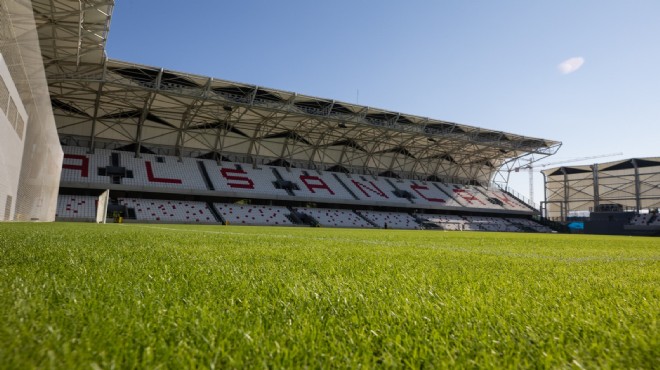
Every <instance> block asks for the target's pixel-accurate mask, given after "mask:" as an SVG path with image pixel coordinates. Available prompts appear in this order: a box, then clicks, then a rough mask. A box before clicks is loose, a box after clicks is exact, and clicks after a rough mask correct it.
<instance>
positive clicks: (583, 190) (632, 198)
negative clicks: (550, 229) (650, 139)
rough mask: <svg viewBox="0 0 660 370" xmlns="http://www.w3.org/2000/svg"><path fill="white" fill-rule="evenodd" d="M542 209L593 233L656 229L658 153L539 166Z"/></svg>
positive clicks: (654, 232)
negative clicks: (542, 183) (542, 168)
mask: <svg viewBox="0 0 660 370" xmlns="http://www.w3.org/2000/svg"><path fill="white" fill-rule="evenodd" d="M543 175H544V177H545V191H546V201H545V202H543V203H542V205H541V210H542V211H543V213H544V214H545V215H546V216H547V217H549V218H551V219H555V220H557V221H561V222H564V223H568V224H569V226H572V227H573V228H574V229H576V231H583V232H586V233H591V234H624V235H631V234H635V235H658V234H660V215H658V208H660V158H658V157H653V158H631V159H626V160H619V161H613V162H607V163H599V164H593V165H589V166H570V167H557V168H551V169H548V170H545V171H543Z"/></svg>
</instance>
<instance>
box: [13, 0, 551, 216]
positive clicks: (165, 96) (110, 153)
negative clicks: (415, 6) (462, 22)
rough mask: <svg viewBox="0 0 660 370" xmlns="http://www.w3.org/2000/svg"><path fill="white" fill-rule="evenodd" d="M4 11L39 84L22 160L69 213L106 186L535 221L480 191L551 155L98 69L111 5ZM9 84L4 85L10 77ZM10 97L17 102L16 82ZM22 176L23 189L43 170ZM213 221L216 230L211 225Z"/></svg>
mask: <svg viewBox="0 0 660 370" xmlns="http://www.w3.org/2000/svg"><path fill="white" fill-rule="evenodd" d="M2 4H3V8H2V9H3V12H5V14H6V15H7V16H8V17H9V18H11V19H14V16H13V13H12V12H14V11H16V10H13V7H14V6H18V7H20V8H21V11H22V12H23V13H25V15H24V18H25V19H28V18H29V19H30V20H31V22H32V23H31V24H29V25H28V26H26V27H25V28H26V29H30V30H31V31H30V34H32V35H33V36H32V38H33V40H32V42H33V43H32V44H30V48H29V49H30V50H31V51H32V52H34V51H35V50H39V52H38V54H39V55H31V56H30V58H29V59H26V58H23V59H24V60H31V61H32V62H31V63H28V64H27V66H25V62H24V67H25V68H26V69H27V68H28V67H39V68H40V69H41V74H39V73H36V74H30V76H44V75H45V76H44V77H40V79H39V82H40V83H41V85H37V84H31V85H30V87H32V89H31V91H33V93H34V90H35V87H39V88H40V89H41V90H39V92H40V95H39V96H38V98H39V99H38V101H36V103H38V104H36V105H34V104H33V105H34V106H35V107H38V108H39V109H36V108H30V107H32V106H31V105H30V104H32V103H31V102H32V101H33V100H35V99H33V98H23V99H22V101H23V103H24V104H25V106H26V111H27V116H28V117H29V118H28V123H27V125H26V133H27V134H26V140H25V144H26V145H25V149H24V150H23V157H24V158H23V160H24V163H25V157H26V154H27V155H28V156H34V155H35V153H33V151H34V149H30V148H38V150H37V151H38V152H40V153H41V155H42V156H43V158H42V159H40V160H36V159H30V161H29V163H31V164H32V163H42V162H43V163H44V165H38V166H40V168H42V169H43V168H48V169H53V168H57V171H55V172H57V173H53V174H52V175H51V174H50V173H49V176H48V177H49V180H50V181H51V183H52V181H55V180H57V182H56V183H59V184H60V188H61V189H60V190H61V191H60V193H61V196H60V198H61V202H63V204H62V205H61V206H62V207H63V210H67V209H68V210H69V211H70V210H71V209H72V208H75V206H71V203H72V202H74V203H76V202H77V201H76V200H75V199H74V200H73V201H72V200H71V199H70V198H71V197H72V196H73V197H75V196H89V197H93V196H94V195H97V194H99V193H100V192H102V191H103V190H105V189H110V190H111V191H112V192H113V194H114V201H115V203H117V199H120V198H121V199H123V200H126V199H140V198H151V199H155V198H167V199H169V200H171V201H174V200H177V201H181V200H183V201H190V202H193V201H201V202H202V204H213V202H216V203H217V202H225V203H222V204H231V203H232V202H236V201H240V200H247V201H252V200H254V201H255V202H257V203H263V204H270V205H273V204H275V205H277V206H295V207H303V206H305V205H309V204H314V205H316V206H318V207H324V206H327V207H330V206H335V207H337V206H338V207H344V208H347V209H349V208H352V209H356V208H360V207H366V208H369V209H372V210H373V209H376V208H378V207H382V208H383V210H385V209H388V210H393V209H399V210H403V211H406V210H408V211H414V212H425V211H435V212H446V213H448V214H449V213H457V212H464V211H467V212H472V213H474V214H481V215H486V216H487V215H533V214H537V213H538V212H537V210H535V209H533V208H531V207H529V206H527V205H525V204H524V203H523V202H521V201H520V200H519V199H515V197H513V196H512V195H511V194H510V193H507V192H505V191H502V190H501V189H498V188H496V187H493V186H492V184H493V183H494V182H495V180H496V176H497V175H498V173H507V171H506V169H507V168H508V169H510V168H513V167H514V166H515V165H516V162H517V161H519V160H520V159H521V158H526V159H530V158H531V159H532V160H534V159H540V158H543V157H545V156H548V155H552V154H554V153H555V152H556V151H557V150H558V149H559V147H560V146H561V143H560V142H557V141H553V140H546V139H539V138H532V137H526V136H522V135H517V134H512V133H506V132H501V131H495V130H489V129H485V128H479V127H473V126H469V125H464V124H458V123H453V122H447V121H441V120H436V119H431V118H427V117H419V116H415V115H412V114H405V113H400V112H394V111H389V110H385V109H378V108H373V107H366V106H360V105H357V104H352V103H346V102H339V101H335V100H332V99H326V98H318V97H312V96H305V95H301V94H297V93H294V92H288V91H282V90H277V89H272V88H266V87H262V86H255V85H249V84H242V83H237V82H231V81H225V80H220V79H215V78H211V77H206V76H198V75H194V74H189V73H182V72H177V71H170V70H165V69H163V68H159V67H152V66H144V65H138V64H135V63H128V62H124V61H118V60H113V59H109V58H107V56H106V53H105V42H106V40H107V35H108V32H109V25H110V19H111V14H112V9H113V5H114V2H113V1H107V0H105V1H82V2H81V1H68V0H61V1H55V0H48V1H46V0H33V1H31V2H30V1H5V2H3V3H2ZM28 13H30V14H28ZM26 23H29V22H26ZM3 24H5V23H3ZM13 27H14V28H16V25H13ZM8 40H9V41H8ZM2 42H3V49H2V53H3V55H5V58H6V54H7V51H8V49H7V47H4V46H5V45H8V44H11V37H8V36H6V35H5V34H3V40H2ZM35 43H36V44H35ZM9 54H11V52H9ZM37 61H38V63H37ZM33 65H34V66H33ZM10 70H11V68H10ZM11 77H12V79H13V81H14V82H15V83H16V81H17V77H16V76H14V73H11ZM18 80H19V82H20V78H18ZM46 83H47V86H46ZM16 86H17V90H18V91H19V92H20V91H21V89H20V83H16ZM44 99H48V100H47V104H44ZM26 102H27V103H26ZM35 110H36V113H37V114H35V115H33V114H32V111H35ZM47 130H51V131H52V132H55V137H56V138H58V139H59V141H58V142H57V145H55V146H53V145H52V143H51V141H44V142H40V143H39V145H37V144H36V143H33V142H31V141H30V140H32V139H29V138H30V137H48V135H44V132H46V131H47ZM31 132H34V133H35V134H34V135H31V134H30V133H31ZM3 137H5V136H3ZM3 140H4V139H3ZM28 144H30V145H28ZM60 144H61V146H62V147H63V148H64V154H62V149H61V148H60ZM51 146H53V148H51ZM28 149H30V150H32V151H30V150H28ZM62 158H63V160H62ZM25 167H26V166H22V170H21V173H22V175H21V181H20V182H21V184H23V183H26V184H27V183H29V179H31V178H34V175H35V174H38V175H40V176H41V177H43V176H44V174H45V173H46V171H41V172H39V171H36V172H35V171H32V170H29V171H28V170H25ZM60 167H63V171H64V172H62V181H61V182H59V177H60V172H59V169H60ZM502 169H505V170H504V171H501V170H502ZM24 172H25V173H26V175H25V179H26V180H25V181H23V177H24V176H23V173H24ZM509 172H510V171H509ZM51 186H52V184H51ZM44 187H45V188H48V187H47V186H44ZM18 189H23V185H19V186H18ZM26 189H28V188H26ZM49 189H50V188H49ZM34 193H35V191H34V190H32V189H31V188H30V190H29V192H26V193H24V194H23V197H22V196H21V193H20V191H19V192H18V194H17V196H16V198H17V199H19V201H18V202H17V204H20V199H21V198H25V199H26V202H28V203H29V201H27V200H28V199H34V197H33V196H32V194H34ZM42 198H43V197H42ZM43 199H45V198H43ZM54 199H55V196H54V195H52V194H51V196H50V198H48V200H47V201H45V200H42V201H41V202H42V203H44V202H45V203H48V205H49V206H48V207H47V208H48V212H49V213H48V215H43V216H36V217H35V216H30V217H29V218H32V219H40V220H52V219H53V216H54V213H55V212H54V209H53V207H52V205H53V204H54V202H55V200H54ZM91 199H92V198H89V201H92V200H91ZM126 202H128V201H126ZM64 203H66V204H64ZM78 203H79V202H78ZM120 203H121V202H120ZM67 204H68V206H67ZM115 205H117V204H115ZM44 208H46V207H44ZM111 208H112V207H111ZM211 208H213V207H211ZM123 209H124V210H126V206H125V205H124V207H123ZM132 209H134V212H137V211H135V210H136V209H137V208H135V207H134V208H132ZM213 211H214V212H213V213H216V215H215V216H216V217H214V219H215V220H216V221H217V220H219V219H222V216H221V215H220V216H219V215H217V213H220V212H218V210H217V209H215V210H213ZM28 213H29V212H25V213H24V214H26V215H27V214H28ZM17 214H18V213H17ZM21 214H23V212H21ZM60 216H61V215H60ZM70 216H71V215H70ZM217 216H219V217H217ZM7 219H25V217H24V216H21V217H16V216H15V215H13V216H12V217H9V218H7Z"/></svg>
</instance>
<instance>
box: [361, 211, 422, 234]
mask: <svg viewBox="0 0 660 370" xmlns="http://www.w3.org/2000/svg"><path fill="white" fill-rule="evenodd" d="M356 213H358V214H360V215H361V216H362V217H364V218H366V219H368V220H369V221H371V222H373V223H375V224H376V225H378V227H383V228H384V227H385V225H387V228H388V229H416V228H418V227H419V224H418V223H417V221H415V218H414V217H412V216H410V215H409V214H407V213H401V212H384V211H361V210H358V211H356Z"/></svg>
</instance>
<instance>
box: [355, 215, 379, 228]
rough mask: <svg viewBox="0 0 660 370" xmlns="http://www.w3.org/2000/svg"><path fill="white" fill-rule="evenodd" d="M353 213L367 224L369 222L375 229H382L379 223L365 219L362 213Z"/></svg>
mask: <svg viewBox="0 0 660 370" xmlns="http://www.w3.org/2000/svg"><path fill="white" fill-rule="evenodd" d="M353 213H355V214H356V215H358V216H359V217H360V218H361V219H363V220H364V221H365V222H367V223H368V224H369V225H371V226H373V227H375V228H376V229H380V228H381V227H380V225H378V224H377V223H375V222H373V221H371V220H370V219H368V218H367V217H365V216H364V215H363V214H362V213H360V212H359V211H353Z"/></svg>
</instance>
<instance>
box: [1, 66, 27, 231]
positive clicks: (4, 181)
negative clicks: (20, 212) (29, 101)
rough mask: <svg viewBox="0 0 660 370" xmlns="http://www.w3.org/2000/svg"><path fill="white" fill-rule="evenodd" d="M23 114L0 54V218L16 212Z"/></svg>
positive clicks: (25, 118) (22, 137)
mask: <svg viewBox="0 0 660 370" xmlns="http://www.w3.org/2000/svg"><path fill="white" fill-rule="evenodd" d="M27 118H28V117H27V113H26V112H25V107H24V106H23V103H22V102H21V99H20V97H19V95H18V91H17V90H16V86H15V85H14V81H13V79H12V78H11V75H10V73H9V69H7V64H6V63H5V60H4V58H3V57H2V54H0V221H10V220H13V219H14V213H15V212H16V199H17V194H18V185H19V178H20V174H21V164H22V162H23V144H24V141H23V140H24V137H25V123H26V122H27V121H28V119H27Z"/></svg>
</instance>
